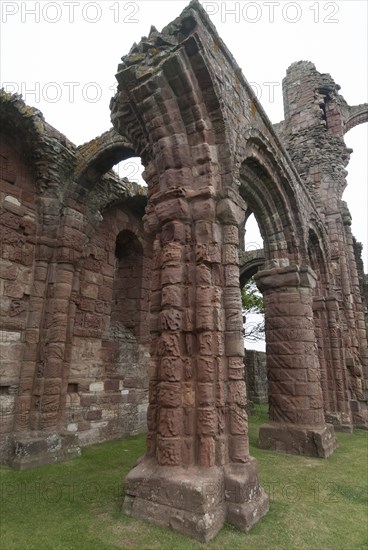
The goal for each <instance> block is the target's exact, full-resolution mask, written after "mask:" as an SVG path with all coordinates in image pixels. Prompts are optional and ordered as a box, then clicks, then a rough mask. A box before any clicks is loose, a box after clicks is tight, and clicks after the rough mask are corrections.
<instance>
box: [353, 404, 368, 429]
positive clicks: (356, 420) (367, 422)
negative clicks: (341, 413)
mask: <svg viewBox="0 0 368 550" xmlns="http://www.w3.org/2000/svg"><path fill="white" fill-rule="evenodd" d="M350 409H351V412H352V415H353V425H354V428H358V429H359V430H368V408H367V403H366V402H364V401H355V400H351V401H350Z"/></svg>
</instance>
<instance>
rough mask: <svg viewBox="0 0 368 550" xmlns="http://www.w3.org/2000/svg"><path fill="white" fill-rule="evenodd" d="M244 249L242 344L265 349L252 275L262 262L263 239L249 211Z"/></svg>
mask: <svg viewBox="0 0 368 550" xmlns="http://www.w3.org/2000/svg"><path fill="white" fill-rule="evenodd" d="M244 234H245V236H244V251H243V252H242V253H241V255H240V256H241V258H240V259H241V265H240V287H241V289H242V305H243V325H244V331H243V333H244V346H245V348H247V349H254V350H258V351H264V350H265V338H264V336H265V335H264V313H263V300H262V294H261V293H260V292H259V290H258V289H257V286H256V284H255V282H254V279H253V276H254V275H255V274H256V273H257V271H258V269H260V268H261V266H262V265H263V264H264V261H265V258H264V249H263V239H262V236H261V233H260V230H259V227H258V223H257V220H256V218H255V216H254V214H253V213H251V214H250V215H249V216H248V218H247V220H246V224H245V231H244Z"/></svg>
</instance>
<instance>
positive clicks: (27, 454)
mask: <svg viewBox="0 0 368 550" xmlns="http://www.w3.org/2000/svg"><path fill="white" fill-rule="evenodd" d="M80 455H81V449H80V446H79V442H78V436H77V435H76V434H65V435H64V434H58V433H49V434H42V435H38V434H31V435H29V434H28V435H21V434H15V438H14V458H13V459H12V460H11V461H10V465H11V466H12V467H13V468H14V469H16V470H30V469H31V468H37V467H38V466H44V465H45V464H53V463H55V462H63V461H65V460H71V459H72V458H76V457H78V456H80Z"/></svg>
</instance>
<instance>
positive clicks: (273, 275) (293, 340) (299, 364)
mask: <svg viewBox="0 0 368 550" xmlns="http://www.w3.org/2000/svg"><path fill="white" fill-rule="evenodd" d="M255 278H256V281H257V285H258V287H259V288H260V290H261V291H262V292H263V296H264V302H265V312H266V343H267V362H268V377H269V403H270V422H269V423H267V424H264V425H263V426H261V428H260V431H259V446H260V447H261V448H263V449H272V450H275V451H283V452H287V453H291V454H301V455H309V456H320V457H327V456H329V455H330V454H331V453H332V452H333V451H334V450H335V448H336V446H337V442H336V439H335V435H334V429H333V426H332V425H329V424H326V423H325V419H324V410H323V397H322V390H321V384H320V374H319V365H318V355H317V346H316V343H315V334H314V330H313V328H314V327H313V309H312V305H313V293H312V288H313V287H314V285H315V281H316V277H315V274H314V272H313V271H312V270H311V269H310V268H307V267H305V268H299V267H298V266H290V267H286V268H275V269H271V270H267V271H266V270H265V271H260V272H259V273H258V274H257V275H256V277H255Z"/></svg>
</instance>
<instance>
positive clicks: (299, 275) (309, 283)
mask: <svg viewBox="0 0 368 550" xmlns="http://www.w3.org/2000/svg"><path fill="white" fill-rule="evenodd" d="M254 278H255V280H256V283H257V286H258V288H259V290H260V291H261V292H266V291H268V290H275V289H277V288H283V287H291V288H294V287H305V288H314V287H315V286H316V281H317V275H316V273H315V272H314V271H313V269H311V268H310V267H309V266H299V265H290V266H287V267H274V268H272V269H264V270H262V271H258V273H257V274H256V275H255V276H254Z"/></svg>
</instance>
